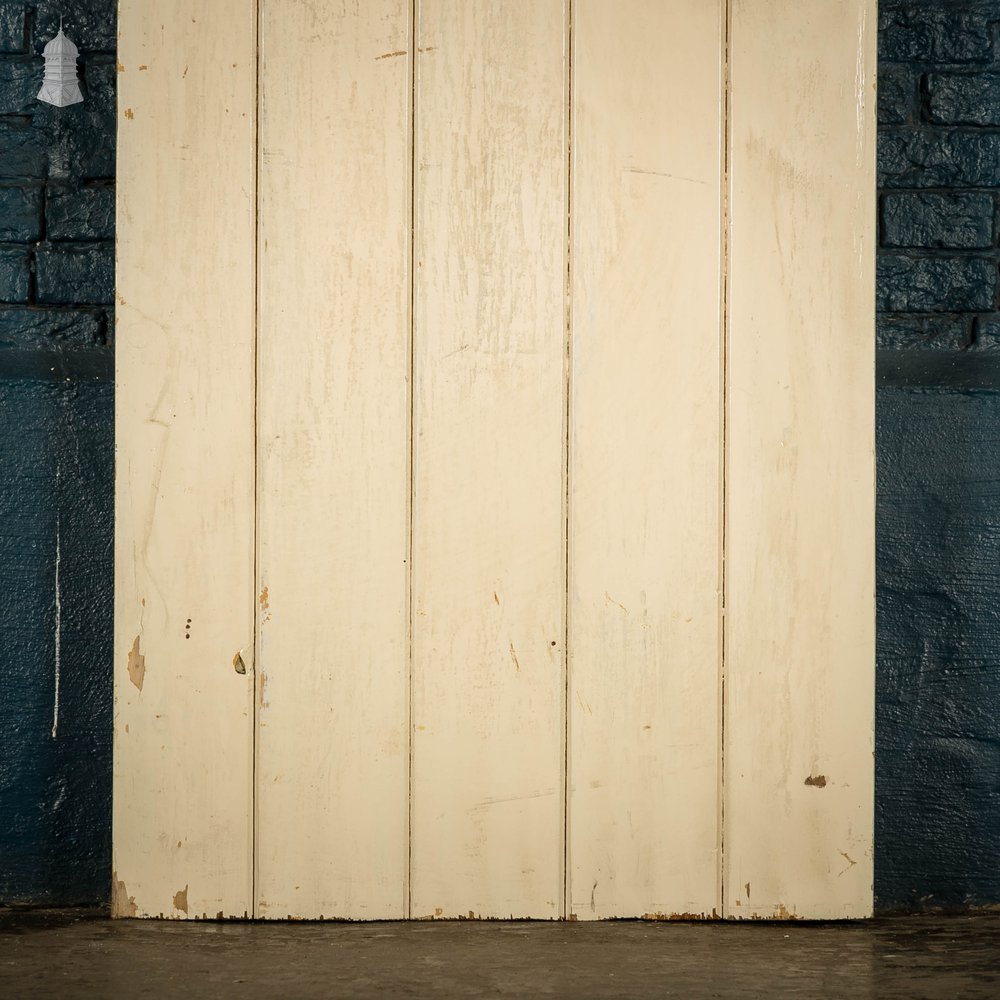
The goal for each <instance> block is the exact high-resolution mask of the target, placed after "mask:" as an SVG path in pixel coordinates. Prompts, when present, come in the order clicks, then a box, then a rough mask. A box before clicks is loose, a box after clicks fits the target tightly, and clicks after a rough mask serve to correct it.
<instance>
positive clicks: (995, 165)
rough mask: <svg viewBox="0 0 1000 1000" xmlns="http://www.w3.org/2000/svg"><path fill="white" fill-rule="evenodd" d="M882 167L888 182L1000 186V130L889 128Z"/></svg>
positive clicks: (881, 147) (881, 149)
mask: <svg viewBox="0 0 1000 1000" xmlns="http://www.w3.org/2000/svg"><path fill="white" fill-rule="evenodd" d="M878 173H879V177H878V184H879V187H885V188H923V187H946V188H947V187H958V188H975V187H986V188H996V187H1000V132H985V131H984V132H976V131H970V130H953V131H944V130H940V131H938V130H928V129H891V130H888V131H883V132H881V133H880V135H879V139H878Z"/></svg>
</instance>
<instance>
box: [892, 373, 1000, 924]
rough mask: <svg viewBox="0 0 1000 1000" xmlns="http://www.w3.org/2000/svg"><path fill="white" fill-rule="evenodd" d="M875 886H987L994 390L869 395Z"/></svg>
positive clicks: (992, 814)
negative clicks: (873, 470) (872, 407)
mask: <svg viewBox="0 0 1000 1000" xmlns="http://www.w3.org/2000/svg"><path fill="white" fill-rule="evenodd" d="M876 406H877V438H876V445H877V454H878V463H877V473H878V483H877V491H876V497H877V515H876V517H877V525H878V529H877V532H876V568H877V602H878V617H877V620H878V652H877V667H876V690H877V699H876V705H877V707H876V739H875V745H876V748H877V749H876V754H875V786H876V787H875V801H876V814H875V845H876V864H875V895H876V902H877V904H878V905H880V906H886V905H901V904H903V905H905V904H910V905H913V906H927V905H930V906H934V905H938V906H942V905H958V906H962V905H968V904H969V903H993V902H995V901H997V900H998V899H1000V821H998V820H1000V812H998V801H997V791H996V790H997V788H998V787H1000V614H998V610H997V609H998V608H1000V493H998V488H997V482H998V476H997V471H998V470H1000V393H997V392H949V391H944V390H938V391H928V390H926V389H921V390H918V391H912V390H903V389H891V390H882V391H880V392H879V393H878V394H877V403H876Z"/></svg>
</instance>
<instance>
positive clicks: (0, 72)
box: [0, 58, 42, 115]
mask: <svg viewBox="0 0 1000 1000" xmlns="http://www.w3.org/2000/svg"><path fill="white" fill-rule="evenodd" d="M41 83H42V61H41V60H40V59H28V58H21V59H4V60H0V115H20V114H30V113H31V111H32V110H33V109H34V105H35V98H36V96H37V94H38V89H39V87H40V86H41Z"/></svg>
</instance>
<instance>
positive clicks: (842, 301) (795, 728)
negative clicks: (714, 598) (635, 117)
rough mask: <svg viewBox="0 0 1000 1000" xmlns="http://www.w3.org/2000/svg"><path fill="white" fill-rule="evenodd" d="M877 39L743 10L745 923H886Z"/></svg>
mask: <svg viewBox="0 0 1000 1000" xmlns="http://www.w3.org/2000/svg"><path fill="white" fill-rule="evenodd" d="M875 29H876V21H875V4H874V3H873V2H871V0H838V2H831V3H824V4H803V3H800V2H797V0H767V2H754V3H749V2H745V0H738V2H736V3H735V4H734V8H733V24H732V38H731V52H732V94H733V98H732V159H731V164H732V253H731V286H730V288H731V291H730V299H729V302H730V333H729V350H728V375H729V380H728V406H729V412H728V427H729V449H728V478H727V486H728V497H727V512H728V527H727V556H726V566H727V612H726V613H727V628H728V632H727V637H726V653H727V658H726V694H727V704H726V726H725V771H726V795H725V817H726V832H725V866H726V871H725V885H726V896H725V904H724V905H725V914H726V915H727V916H729V917H747V916H755V917H783V916H798V917H863V916H867V915H868V914H869V913H870V912H871V907H872V895H871V886H872V813H873V787H872V782H873V768H872V751H873V740H872V731H873V692H874V568H873V555H874V541H873V538H874V530H873V529H874V523H873V522H874V482H873V465H874V462H873V451H874V447H873V413H874V400H873V392H874V378H873V368H874V363H873V342H874V336H873V316H874V303H873V287H874V279H873V264H874V231H873V227H874V220H875V205H874V191H875V180H874V139H875V135H874V126H875V113H874V101H875V36H876V30H875Z"/></svg>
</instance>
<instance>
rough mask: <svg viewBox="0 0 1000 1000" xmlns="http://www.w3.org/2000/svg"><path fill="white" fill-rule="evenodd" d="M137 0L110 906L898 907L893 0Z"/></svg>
mask: <svg viewBox="0 0 1000 1000" xmlns="http://www.w3.org/2000/svg"><path fill="white" fill-rule="evenodd" d="M146 7H147V5H145V4H140V3H138V2H137V0H123V2H122V5H121V16H120V22H119V23H120V31H121V44H120V49H119V58H120V60H121V64H122V65H121V69H122V72H121V74H120V76H119V85H120V89H119V100H120V108H119V111H120V128H119V144H120V145H119V188H118V190H119V204H118V207H119V216H118V227H119V270H118V287H119V304H118V320H119V322H118V327H117V366H118V374H117V380H118V405H117V416H116V421H117V437H118V466H117V487H116V496H117V499H116V518H117V527H116V597H115V602H116V626H115V627H116V633H115V646H116V657H115V697H116V711H115V776H114V780H115V805H114V841H115V842H114V864H115V872H116V874H115V899H114V909H115V913H116V915H119V916H126V915H139V916H144V915H160V914H162V915H164V916H171V917H180V918H183V917H192V918H193V917H195V916H198V917H200V916H203V915H205V916H209V917H214V916H216V915H218V914H222V915H223V916H242V915H243V914H244V913H253V912H256V914H257V915H258V916H262V917H273V918H284V917H287V916H295V917H305V918H317V917H321V916H322V917H347V918H360V919H371V918H380V917H405V916H412V917H417V918H420V917H456V916H464V917H467V916H476V917H511V916H516V917H542V918H556V917H561V916H570V917H572V916H575V917H577V918H579V919H597V918H602V917H612V916H643V915H648V916H657V915H664V914H665V915H670V914H675V913H682V914H684V913H686V914H695V915H701V914H704V915H706V916H711V915H713V914H721V915H724V916H727V917H733V918H739V917H763V918H773V917H779V918H781V917H791V916H799V917H852V916H864V915H866V914H867V913H869V912H870V909H871V881H872V859H871V845H872V811H873V810H872V773H873V768H872V756H871V754H872V714H873V713H872V701H873V687H874V685H873V673H874V670H873V665H874V650H873V607H874V601H873V566H872V562H873V531H872V522H873V509H874V504H873V476H872V471H873V469H872V466H873V462H872V450H873V448H872V428H873V405H872V403H873V398H872V397H873V357H872V340H873V338H872V317H873V302H872V298H873V295H872V291H873V260H874V234H873V222H872V220H873V209H874V206H873V199H874V176H873V162H872V161H873V147H874V105H873V97H874V92H873V91H874V42H875V12H874V4H873V3H872V2H871V0H829V2H827V3H823V4H818V3H817V4H801V3H795V2H793V0H755V2H754V3H750V2H749V0H675V2H673V3H671V4H664V3H659V2H656V0H621V2H619V3H610V2H601V0H574V2H573V3H572V4H571V3H570V0H496V2H492V0H491V2H487V0H417V2H416V3H413V2H412V0H371V2H367V0H366V2H364V3H361V2H357V0H351V2H348V0H330V2H328V3H325V4H316V3H310V2H307V0H258V2H256V3H238V2H236V0H218V2H215V3H212V4H211V5H205V4H201V3H199V4H195V3H193V2H191V0H178V2H177V3H176V4H174V5H173V6H172V7H171V11H170V13H169V15H167V14H162V15H161V16H159V17H157V18H155V19H153V20H152V21H150V18H149V16H148V12H147V10H146ZM258 9H259V14H260V20H259V31H260V39H259V41H260V46H259V52H258V44H257V43H258V39H257V32H258V20H257V14H258ZM414 13H415V14H416V24H412V23H411V18H412V16H413V14H414ZM730 20H731V24H730V23H729V22H730ZM571 45H572V47H573V50H574V51H573V55H572V59H570V51H569V49H570V46H571ZM726 53H728V60H727V58H726ZM258 54H259V57H260V62H259V64H258V62H257V59H258ZM727 79H728V80H729V81H731V95H730V100H728V101H727V100H726V94H725V86H724V85H725V82H726V80H727ZM664 94H670V95H675V97H672V98H671V99H670V100H666V99H665V98H664V97H663V95H664ZM676 95H682V96H681V98H677V97H676ZM258 101H259V102H260V118H259V126H260V127H259V134H258V129H257V125H258V122H257V121H256V120H255V119H256V117H257V111H256V108H257V106H258ZM727 107H728V108H729V109H730V114H729V120H728V121H726V114H725V109H726V108H727ZM723 135H728V136H729V147H728V161H727V160H726V158H725V157H723V156H722V138H721V137H722V136H723ZM258 138H259V146H258V145H257V143H258ZM571 153H572V163H571V162H570V154H571ZM727 162H728V167H725V164H726V163H727ZM727 170H728V173H726V171H727ZM571 175H572V176H571ZM727 181H728V183H727ZM411 263H412V266H411ZM255 268H256V272H257V273H256V274H255ZM258 283H259V289H258ZM258 290H259V296H258ZM255 323H256V330H255ZM723 521H724V523H723ZM255 546H256V552H255ZM723 547H725V550H726V551H725V559H724V560H723V559H722V554H723V553H722V548H723ZM255 559H256V561H257V567H256V570H255ZM723 564H724V565H725V580H723V578H722V576H723V573H722V566H723ZM723 586H724V588H725V592H726V609H725V633H724V636H723V634H722V630H721V621H722V618H721V616H720V612H721V607H720V590H721V588H723ZM567 639H568V647H569V649H568V652H567ZM567 656H568V663H567ZM255 661H256V662H255ZM240 671H244V672H242V673H241V672H240ZM723 690H724V698H723ZM723 701H724V704H723ZM723 710H724V716H725V717H724V719H723ZM723 751H724V753H723ZM567 800H568V801H567ZM723 809H724V816H725V829H724V830H722V829H720V827H721V816H722V814H723ZM254 885H255V886H256V891H255V889H254Z"/></svg>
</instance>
